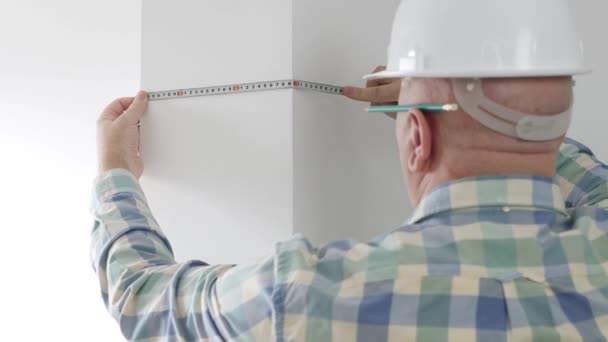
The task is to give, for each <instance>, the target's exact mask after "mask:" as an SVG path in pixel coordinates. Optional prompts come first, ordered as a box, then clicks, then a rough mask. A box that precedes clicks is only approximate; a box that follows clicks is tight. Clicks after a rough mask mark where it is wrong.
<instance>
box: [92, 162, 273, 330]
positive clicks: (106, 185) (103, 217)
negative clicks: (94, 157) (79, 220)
mask: <svg viewBox="0 0 608 342" xmlns="http://www.w3.org/2000/svg"><path fill="white" fill-rule="evenodd" d="M92 212H93V215H94V217H95V223H94V227H93V231H92V242H91V260H92V263H93V268H94V270H95V271H96V273H97V276H98V279H99V283H100V286H101V295H102V298H103V300H104V303H105V305H106V307H107V308H108V310H109V311H110V313H111V314H112V315H113V316H114V318H115V319H116V320H117V321H118V323H119V325H120V328H121V331H122V333H123V335H124V336H125V337H126V338H127V339H128V340H131V341H144V340H145V341H168V340H170V341H173V340H186V341H217V340H226V339H230V340H270V339H272V337H271V336H272V335H273V326H272V307H273V300H272V289H273V284H274V257H273V256H271V257H268V258H266V259H264V260H262V261H260V262H258V263H255V264H252V265H244V266H233V265H216V266H211V265H208V264H206V263H204V262H202V261H189V262H185V263H178V262H176V261H175V259H174V255H173V251H172V249H171V245H170V244H169V241H168V240H167V238H166V237H165V235H164V234H163V232H162V231H161V229H160V227H159V226H158V224H157V222H156V221H155V219H154V217H153V216H152V213H151V212H150V209H149V207H148V204H147V202H146V198H145V196H144V193H143V191H142V189H141V187H140V185H139V183H138V182H137V180H136V179H135V178H134V177H133V175H132V174H131V173H129V172H128V171H127V170H112V171H109V172H107V173H105V174H103V175H101V176H100V177H99V178H98V179H97V180H96V181H95V188H94V195H93V205H92Z"/></svg>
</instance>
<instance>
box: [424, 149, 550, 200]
mask: <svg viewBox="0 0 608 342" xmlns="http://www.w3.org/2000/svg"><path fill="white" fill-rule="evenodd" d="M557 158H558V155H557V153H530V154H519V153H496V152H483V151H477V152H475V153H464V154H461V155H458V156H454V157H453V158H448V159H447V160H446V161H445V163H442V164H441V165H436V166H435V167H434V168H433V169H432V170H429V172H427V173H425V174H424V176H422V177H423V179H422V181H421V182H420V189H419V191H418V193H419V194H420V196H419V198H418V201H417V202H418V203H419V201H420V200H422V198H423V197H424V196H426V195H428V194H429V193H430V192H432V191H433V190H434V189H435V188H437V187H439V186H441V185H443V184H446V183H450V182H454V181H457V180H461V179H465V178H475V177H484V176H508V175H518V176H544V177H555V175H556V166H557Z"/></svg>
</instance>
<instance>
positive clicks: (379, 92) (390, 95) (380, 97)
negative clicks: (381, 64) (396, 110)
mask: <svg viewBox="0 0 608 342" xmlns="http://www.w3.org/2000/svg"><path fill="white" fill-rule="evenodd" d="M399 88H400V83H399V82H391V83H389V84H385V85H381V86H376V87H371V88H356V87H346V88H344V96H346V97H348V98H350V99H353V100H357V101H363V102H371V103H392V102H397V101H398V100H399Z"/></svg>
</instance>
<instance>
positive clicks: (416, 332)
mask: <svg viewBox="0 0 608 342" xmlns="http://www.w3.org/2000/svg"><path fill="white" fill-rule="evenodd" d="M558 173H559V175H558V177H556V179H552V178H543V177H515V176H514V177H485V178H475V179H466V180H461V181H457V182H453V183H450V184H446V185H443V186H441V187H439V188H438V189H436V190H434V191H433V192H432V193H430V194H429V195H428V196H427V197H426V198H425V199H424V200H423V202H422V203H421V205H420V206H419V207H418V208H417V209H416V211H415V212H414V214H413V216H412V218H411V220H410V221H409V223H408V224H406V225H405V226H403V227H401V228H399V229H397V230H394V231H392V232H390V233H387V234H385V235H383V236H380V237H378V238H376V239H374V240H373V241H371V242H369V243H357V242H354V241H339V242H335V243H331V244H329V245H326V246H324V247H322V248H315V247H313V246H312V245H311V244H310V243H309V242H308V241H307V240H306V239H305V238H304V237H302V236H295V237H294V238H293V239H291V240H289V241H286V242H281V243H277V244H276V245H275V248H274V251H273V252H272V254H271V255H270V256H269V257H268V258H266V259H265V260H261V261H260V262H259V263H256V264H252V265H242V266H234V265H207V264H206V263H204V262H201V261H189V262H186V263H178V262H176V261H175V259H174V257H173V254H172V251H171V247H170V244H169V241H167V239H166V238H165V235H164V234H163V232H162V231H161V229H160V227H159V226H158V224H157V223H156V221H155V220H154V218H153V216H152V213H151V212H150V209H149V208H148V205H147V203H146V199H145V197H144V193H143V191H142V189H141V188H140V186H139V185H138V182H137V181H136V179H135V178H133V176H132V175H131V174H130V173H128V172H127V171H125V170H113V171H111V172H108V173H106V174H104V175H101V176H100V177H99V178H98V180H97V181H96V186H95V193H94V204H93V212H94V215H95V218H96V222H95V225H94V229H93V235H92V249H91V253H92V261H93V265H94V268H95V270H96V271H97V274H98V277H99V282H100V284H101V293H102V297H103V300H104V301H105V304H106V306H107V307H108V309H109V310H110V312H111V313H112V315H113V316H114V317H115V318H116V319H117V320H118V322H119V324H120V327H121V329H122V332H123V334H124V335H125V336H126V337H127V338H128V339H130V340H138V341H224V340H230V341H269V340H276V341H314V342H323V341H345V342H348V341H363V342H367V341H410V340H419V341H471V340H480V341H492V342H499V341H530V340H535V341H555V340H560V339H561V340H566V341H579V340H583V339H584V340H588V341H599V340H605V338H604V336H608V276H607V270H608V210H607V208H608V181H607V180H608V169H607V167H606V166H604V165H603V164H601V163H600V162H598V161H597V160H596V159H595V158H594V157H593V155H592V153H591V152H590V151H589V150H588V149H587V148H586V147H584V146H582V145H580V144H578V143H576V142H573V141H570V140H569V141H567V142H566V143H565V144H564V145H563V147H562V149H561V154H560V161H559V165H558Z"/></svg>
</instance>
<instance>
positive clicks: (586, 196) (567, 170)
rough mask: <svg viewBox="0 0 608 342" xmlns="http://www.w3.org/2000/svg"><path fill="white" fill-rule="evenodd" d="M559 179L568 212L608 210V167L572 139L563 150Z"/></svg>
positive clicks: (558, 169) (564, 145)
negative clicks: (586, 208) (569, 210)
mask: <svg viewBox="0 0 608 342" xmlns="http://www.w3.org/2000/svg"><path fill="white" fill-rule="evenodd" d="M557 179H558V181H559V184H560V188H561V190H562V194H563V195H564V198H565V199H566V207H567V208H570V209H572V208H581V207H585V206H593V207H598V208H608V167H607V166H606V165H605V164H604V163H602V162H601V161H599V160H598V159H597V158H596V157H595V156H594V154H593V152H591V150H590V149H589V148H588V147H587V146H585V145H583V144H581V143H579V142H577V141H575V140H572V139H566V141H565V142H564V144H563V145H562V146H561V148H560V153H559V161H558V165H557Z"/></svg>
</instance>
